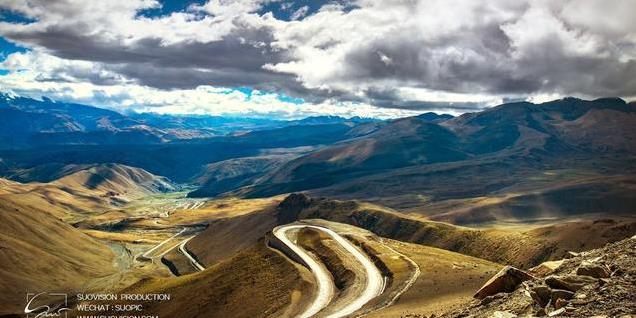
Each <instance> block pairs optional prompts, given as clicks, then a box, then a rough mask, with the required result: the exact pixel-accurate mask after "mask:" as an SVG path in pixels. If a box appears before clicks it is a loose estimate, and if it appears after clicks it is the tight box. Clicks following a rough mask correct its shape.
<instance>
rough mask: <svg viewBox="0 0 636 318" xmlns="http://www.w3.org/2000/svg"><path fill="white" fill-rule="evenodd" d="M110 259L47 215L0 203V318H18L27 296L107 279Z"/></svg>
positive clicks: (101, 247)
mask: <svg viewBox="0 0 636 318" xmlns="http://www.w3.org/2000/svg"><path fill="white" fill-rule="evenodd" d="M49 206H50V205H49ZM113 257H114V254H113V253H112V252H111V250H110V249H109V248H108V247H106V246H105V245H102V244H100V243H98V242H97V241H96V240H94V239H92V238H90V237H89V236H87V235H84V234H82V233H81V232H80V231H78V230H77V229H75V228H73V227H71V226H70V225H67V224H66V223H63V222H62V221H60V220H58V219H57V218H55V217H53V216H51V215H50V214H49V212H48V211H44V210H41V209H38V208H34V207H30V206H22V205H19V204H16V203H14V202H12V201H8V200H4V199H2V198H0V290H2V291H3V292H2V293H0V315H2V314H9V313H19V312H22V311H23V309H24V306H25V297H26V293H27V292H30V293H39V292H43V291H55V292H68V291H74V290H76V289H78V288H80V287H81V285H82V284H83V282H86V281H87V280H89V279H91V278H97V277H100V276H105V275H108V274H111V273H112V272H113V271H114V269H113V267H112V258H113ZM7 291H11V292H7Z"/></svg>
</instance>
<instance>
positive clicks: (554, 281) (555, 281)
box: [545, 275, 597, 292]
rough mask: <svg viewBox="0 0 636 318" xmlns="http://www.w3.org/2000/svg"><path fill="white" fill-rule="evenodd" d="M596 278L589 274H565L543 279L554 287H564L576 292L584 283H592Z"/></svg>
mask: <svg viewBox="0 0 636 318" xmlns="http://www.w3.org/2000/svg"><path fill="white" fill-rule="evenodd" d="M596 282H597V279H596V278H594V277H590V276H580V275H567V276H549V277H547V278H546V279H545V283H546V285H548V286H550V287H552V288H556V289H565V290H569V291H571V292H576V291H577V290H579V289H581V288H582V287H583V286H585V285H589V284H594V283H596Z"/></svg>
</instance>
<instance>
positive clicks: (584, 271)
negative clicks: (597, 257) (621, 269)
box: [576, 262, 610, 278]
mask: <svg viewBox="0 0 636 318" xmlns="http://www.w3.org/2000/svg"><path fill="white" fill-rule="evenodd" d="M576 274H577V275H584V276H591V277H594V278H607V277H609V276H610V272H609V270H608V269H607V268H606V267H605V266H601V265H596V264H593V263H590V262H583V263H581V265H580V266H579V268H577V269H576Z"/></svg>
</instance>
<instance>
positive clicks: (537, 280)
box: [444, 236, 636, 317]
mask: <svg viewBox="0 0 636 318" xmlns="http://www.w3.org/2000/svg"><path fill="white" fill-rule="evenodd" d="M549 265H550V266H542V267H541V269H539V268H535V269H533V270H531V271H530V272H531V273H534V274H535V276H536V277H534V278H533V279H531V280H527V281H525V282H523V283H519V284H518V285H517V286H518V287H517V288H516V289H514V290H513V291H511V292H508V293H507V292H501V293H498V294H494V295H491V296H488V297H485V298H483V299H482V300H481V301H478V300H475V301H473V302H472V303H471V304H470V305H469V306H467V308H466V309H465V310H463V311H460V312H454V313H449V314H447V315H444V317H468V316H470V317H517V316H539V317H542V316H550V317H554V316H559V317H592V316H598V317H632V316H630V315H631V314H634V313H635V312H636V299H635V298H634V295H636V236H635V237H632V238H628V239H625V240H622V241H619V242H616V243H611V244H607V245H606V246H605V247H603V248H599V249H595V250H590V251H587V252H583V253H580V254H578V255H577V256H575V257H573V258H571V259H566V260H563V261H562V262H556V263H554V262H553V263H552V264H549Z"/></svg>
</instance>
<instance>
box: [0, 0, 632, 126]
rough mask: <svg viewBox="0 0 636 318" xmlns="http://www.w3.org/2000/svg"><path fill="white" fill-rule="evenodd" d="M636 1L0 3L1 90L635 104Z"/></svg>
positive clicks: (380, 110)
mask: <svg viewBox="0 0 636 318" xmlns="http://www.w3.org/2000/svg"><path fill="white" fill-rule="evenodd" d="M634 12H636V0H622V1H618V0H617V1H606V0H517V1H508V0H487V1H486V0H484V1H478V0H421V1H418V0H382V1H379V0H376V1H370V0H357V1H345V0H318V1H310V0H298V1H288V0H211V1H206V0H197V1H174V0H163V1H162V0H108V1H85V0H2V1H0V91H5V92H7V91H8V92H12V93H15V94H18V95H23V96H29V97H39V96H47V97H49V98H52V99H55V100H63V101H73V102H79V103H85V104H91V105H97V106H104V107H110V108H114V109H117V110H121V111H128V110H134V111H152V112H159V113H182V114H212V115H232V116H237V115H238V116H249V117H273V118H289V119H295V118H301V117H306V116H313V115H339V116H344V117H351V116H362V117H377V118H395V117H403V116H408V115H413V114H418V113H422V112H427V111H435V112H445V113H451V114H455V115H456V114H460V113H464V112H471V111H477V110H480V109H483V108H485V107H490V106H495V105H498V104H501V103H503V102H506V101H511V100H528V101H533V102H542V101H547V100H552V99H557V98H562V97H565V96H576V97H581V98H588V99H589V98H598V97H606V96H618V97H622V98H625V99H627V100H634V99H636V98H635V97H636V76H634V74H636V19H634V18H633V13H634Z"/></svg>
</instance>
